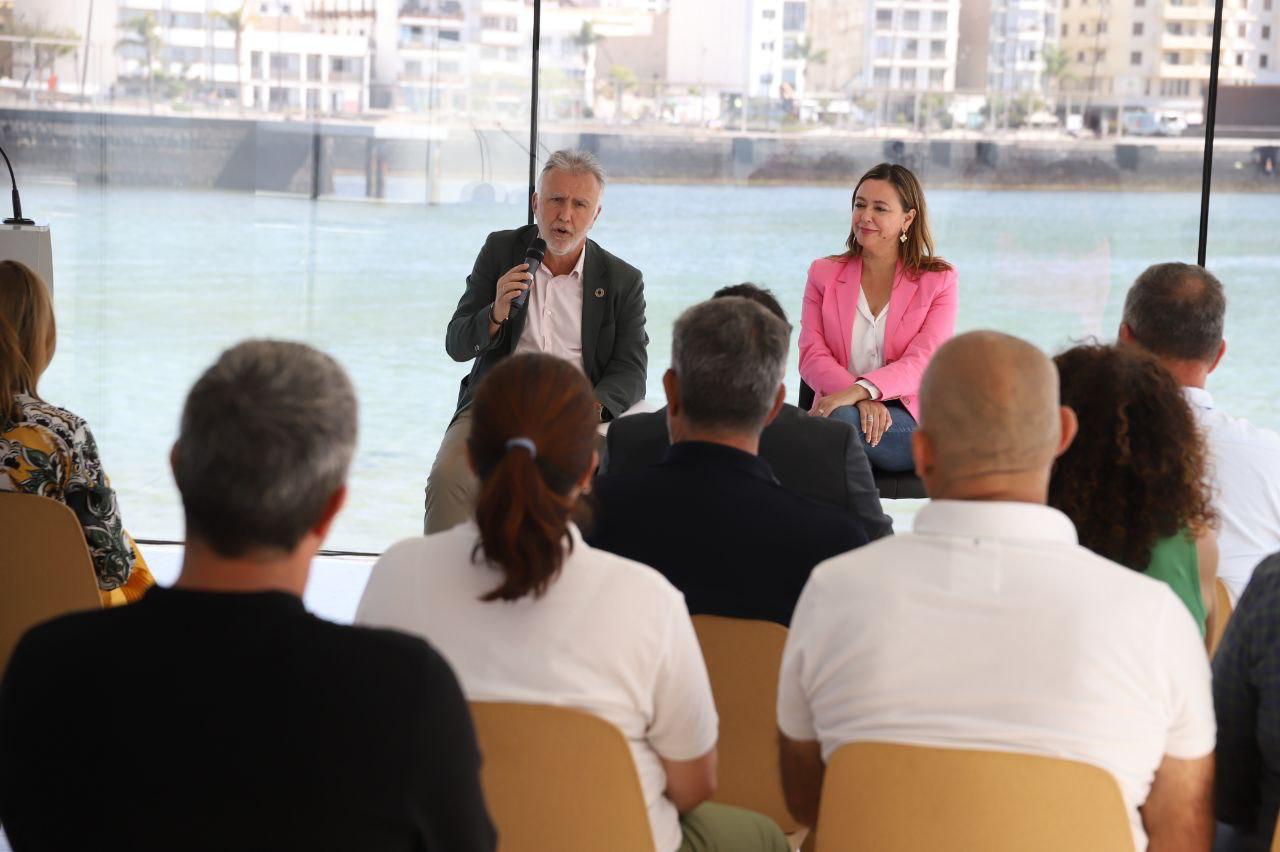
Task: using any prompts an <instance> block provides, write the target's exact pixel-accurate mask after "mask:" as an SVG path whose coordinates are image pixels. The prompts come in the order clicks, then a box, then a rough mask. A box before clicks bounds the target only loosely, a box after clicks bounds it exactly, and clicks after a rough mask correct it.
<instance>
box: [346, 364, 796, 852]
mask: <svg viewBox="0 0 1280 852" xmlns="http://www.w3.org/2000/svg"><path fill="white" fill-rule="evenodd" d="M595 403H596V401H595V397H594V395H593V393H592V390H591V385H590V384H589V383H588V382H587V379H586V377H585V376H584V375H583V373H582V371H581V369H579V368H577V367H575V366H574V365H572V364H570V363H569V362H568V361H565V360H563V359H560V358H556V357H554V356H551V355H543V354H523V355H514V356H511V357H509V358H506V359H504V360H503V361H502V362H501V363H500V364H498V365H497V366H496V367H494V368H493V370H492V371H490V372H489V373H488V374H487V375H486V376H485V378H484V380H483V381H482V382H481V384H480V387H479V388H478V389H477V392H476V397H475V403H474V405H473V412H474V413H473V419H472V426H471V437H470V439H469V440H468V451H469V455H470V460H471V465H472V467H473V468H474V469H475V472H476V474H477V476H478V477H479V478H480V482H481V491H480V499H479V502H478V503H477V505H476V513H475V518H474V520H473V521H472V522H469V523H465V524H462V525H460V526H458V527H455V528H453V529H451V530H448V531H446V532H442V533H436V534H435V535H431V536H427V537H426V538H414V539H410V540H408V541H403V542H400V543H399V544H397V545H395V546H393V547H392V548H391V549H389V550H388V551H387V552H386V553H384V554H383V555H382V557H381V558H380V559H379V560H378V562H377V564H376V565H374V568H373V573H372V575H371V576H370V578H369V585H368V587H367V588H366V589H365V593H364V597H363V598H362V599H361V601H360V607H359V610H358V611H357V613H356V621H357V622H359V623H363V624H369V625H374V626H378V627H392V628H396V629H399V630H403V631H406V632H409V633H414V634H417V635H419V636H422V637H423V638H425V639H427V640H428V641H430V642H431V643H432V644H434V645H435V646H436V647H437V648H439V650H440V651H441V653H442V654H443V655H444V657H445V658H446V659H447V660H448V661H449V663H450V664H451V665H452V666H453V668H454V671H455V672H456V673H457V675H458V680H459V681H461V683H462V687H463V691H464V692H465V693H466V695H467V698H468V699H469V700H472V701H526V702H536V703H543V704H554V705H562V706H569V707H574V708H577V709H580V710H584V711H587V712H589V713H593V714H595V715H597V716H599V717H601V718H603V719H605V720H607V721H609V722H611V723H613V724H614V725H616V726H617V727H618V728H619V729H621V731H622V733H623V735H624V736H626V738H627V740H628V742H629V743H630V746H631V752H632V755H633V756H634V758H635V765H636V769H637V771H638V773H639V776H640V785H641V788H642V790H643V791H644V796H645V801H646V803H647V805H648V809H649V821H650V825H651V826H652V829H653V838H654V843H655V848H656V849H657V850H658V852H677V850H681V852H685V850H689V852H692V850H715V849H723V850H730V849H732V850H742V852H757V850H761V851H762V852H763V850H778V852H781V850H784V849H786V848H787V845H786V839H785V837H784V836H783V835H782V832H781V831H780V830H779V829H778V827H777V826H776V825H774V824H773V823H772V822H770V821H769V820H768V819H766V818H764V817H762V816H759V815H757V814H753V813H750V812H748V811H744V810H741V809H738V808H730V807H727V806H724V805H718V804H713V803H710V802H707V801H706V800H707V799H708V798H710V796H711V794H712V793H713V792H714V790H715V762H716V751H715V746H716V737H717V718H716V711H715V706H714V704H713V702H712V698H711V686H710V683H709V682H708V680H707V671H706V666H705V665H704V663H703V661H702V654H701V652H700V651H699V648H698V642H697V637H696V636H695V634H694V632H693V626H692V623H691V622H690V620H689V613H688V610H687V609H686V608H685V604H684V598H683V597H682V596H681V595H680V593H679V592H678V591H677V590H676V589H675V588H674V587H673V586H672V585H671V584H670V583H668V582H667V581H666V579H664V578H663V577H662V575H660V574H659V573H658V572H656V571H654V570H652V569H650V568H648V567H646V566H644V565H641V564H639V563H637V562H632V561H630V560H627V559H623V558H621V557H618V556H614V555H612V554H609V553H605V552H603V551H600V550H595V549H594V548H591V547H589V546H588V545H587V544H586V543H585V542H584V541H583V539H582V534H581V533H580V532H579V530H578V527H577V525H576V524H575V523H574V521H573V517H574V516H575V514H580V513H579V512H578V509H579V506H580V503H581V502H582V495H583V494H584V492H585V491H586V489H587V486H588V484H589V483H590V481H591V476H592V474H593V473H594V471H595V466H596V460H597V459H596V452H595V446H596V426H597V425H598V418H597V416H596V405H595ZM655 534H661V533H660V531H657V530H655ZM607 847H608V838H601V848H607Z"/></svg>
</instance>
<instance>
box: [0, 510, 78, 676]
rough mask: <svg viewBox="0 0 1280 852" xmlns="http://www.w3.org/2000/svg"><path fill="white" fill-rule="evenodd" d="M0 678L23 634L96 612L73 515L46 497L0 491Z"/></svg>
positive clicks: (76, 523)
mask: <svg viewBox="0 0 1280 852" xmlns="http://www.w3.org/2000/svg"><path fill="white" fill-rule="evenodd" d="M0 542H3V544H0V674H3V673H4V670H5V668H6V667H7V666H8V664H9V656H10V655H11V654H12V653H13V649H14V647H15V646H16V645H17V644H18V640H19V639H21V638H22V634H24V633H26V632H27V630H28V629H29V628H31V627H33V626H35V625H37V624H39V623H41V622H43V621H48V620H49V619H51V618H53V617H55V616H58V615H62V614H63V613H68V612H76V611H78V610H86V609H97V608H98V607H99V606H101V602H100V598H99V597H98V581H97V578H96V577H95V576H94V573H93V559H92V558H91V557H90V556H89V546H88V544H86V543H85V540H84V530H83V529H81V527H80V522H79V521H78V520H76V516H75V513H74V512H72V511H71V510H70V509H68V508H67V507H66V505H64V504H62V503H60V502H58V501H57V500H50V499H49V498H47V497H37V496H34V495H31V494H14V493H13V492H0Z"/></svg>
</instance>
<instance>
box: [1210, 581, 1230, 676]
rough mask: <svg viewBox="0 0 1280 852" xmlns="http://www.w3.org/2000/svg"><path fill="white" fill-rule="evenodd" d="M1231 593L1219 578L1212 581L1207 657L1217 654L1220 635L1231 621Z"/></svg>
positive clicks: (1220, 641)
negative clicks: (1211, 608)
mask: <svg viewBox="0 0 1280 852" xmlns="http://www.w3.org/2000/svg"><path fill="white" fill-rule="evenodd" d="M1231 611H1232V607H1231V593H1230V592H1228V591H1227V584H1226V583H1224V582H1222V579H1221V578H1220V577H1216V578H1214V581H1213V617H1212V618H1210V619H1209V625H1208V626H1209V636H1208V639H1209V656H1210V657H1212V656H1213V655H1214V654H1216V653H1218V646H1219V645H1220V644H1222V634H1224V633H1226V632H1227V622H1228V621H1230V620H1231Z"/></svg>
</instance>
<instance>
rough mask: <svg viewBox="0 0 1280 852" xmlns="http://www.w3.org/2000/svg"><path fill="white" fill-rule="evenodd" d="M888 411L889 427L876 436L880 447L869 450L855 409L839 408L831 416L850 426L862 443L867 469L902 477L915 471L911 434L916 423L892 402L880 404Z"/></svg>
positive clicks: (869, 447)
mask: <svg viewBox="0 0 1280 852" xmlns="http://www.w3.org/2000/svg"><path fill="white" fill-rule="evenodd" d="M884 406H885V408H887V409H888V410H889V418H890V421H891V422H890V424H889V428H888V429H886V430H885V433H884V434H883V435H881V436H880V443H879V444H877V445H876V446H874V447H873V446H871V445H870V444H868V443H867V433H866V432H865V431H863V428H862V415H861V413H860V412H859V411H858V407H857V406H856V405H842V406H840V407H839V408H837V409H836V410H835V411H833V412H831V416H832V417H833V418H835V419H836V420H843V421H844V422H845V423H852V424H853V427H854V428H855V429H857V430H858V436H859V437H860V438H861V439H862V448H863V449H864V450H866V451H867V460H868V461H870V462H871V466H872V467H874V468H877V469H879V470H883V471H887V472H890V473H905V472H911V471H914V470H915V469H916V465H915V461H914V460H913V459H912V458H911V433H912V432H914V431H916V420H915V418H914V417H912V416H911V412H909V411H907V409H906V408H904V407H903V405H902V403H900V402H898V401H897V400H896V399H891V400H889V401H888V402H886V403H885V404H884Z"/></svg>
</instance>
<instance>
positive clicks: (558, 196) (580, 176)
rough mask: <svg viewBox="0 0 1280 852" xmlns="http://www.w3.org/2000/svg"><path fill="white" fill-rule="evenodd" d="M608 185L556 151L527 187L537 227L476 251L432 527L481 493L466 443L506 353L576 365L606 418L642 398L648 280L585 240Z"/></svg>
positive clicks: (454, 328)
mask: <svg viewBox="0 0 1280 852" xmlns="http://www.w3.org/2000/svg"><path fill="white" fill-rule="evenodd" d="M603 194H604V169H602V168H601V166H600V162H599V161H598V160H597V159H596V158H595V156H594V155H592V154H590V153H587V152H585V151H556V152H555V153H554V154H552V155H551V156H550V157H548V158H547V162H546V164H545V165H544V166H543V167H542V174H541V176H540V177H539V179H538V191H537V192H535V193H534V195H533V216H534V219H535V221H536V224H535V225H526V226H525V227H523V228H517V229H515V230H512V231H495V232H494V233H492V234H490V235H489V238H488V239H487V240H485V243H484V248H482V249H480V254H479V256H477V257H476V262H475V266H474V267H473V268H472V270H471V274H470V275H468V276H467V289H466V291H465V292H464V293H463V294H462V298H461V299H459V300H458V308H457V310H456V311H454V313H453V319H451V320H449V328H448V331H447V332H446V334H445V349H446V350H447V351H448V353H449V355H450V356H451V357H452V358H453V359H454V360H455V361H470V360H472V359H475V361H474V363H473V364H472V366H471V373H470V374H469V375H468V376H466V377H465V378H464V379H463V380H462V386H461V387H460V389H459V391H458V408H457V411H456V412H455V413H454V415H453V421H452V422H451V423H450V424H449V428H448V430H447V431H446V432H445V434H444V439H443V440H442V441H441V442H440V449H439V451H438V452H437V453H436V459H435V462H434V463H433V464H432V465H431V473H430V475H429V476H428V477H427V500H426V523H425V527H426V532H427V534H428V535H430V534H431V533H435V532H440V531H442V530H447V529H449V528H451V527H453V526H456V525H457V524H459V523H462V522H463V521H465V520H467V519H468V518H469V517H470V516H471V512H472V509H473V508H474V506H475V500H476V495H477V494H478V493H479V481H478V480H477V479H476V477H475V474H473V473H472V472H471V468H470V466H469V463H468V461H467V451H466V442H467V435H468V434H469V433H470V430H471V411H470V406H471V401H472V399H474V397H475V390H476V385H477V384H478V383H479V381H480V379H481V378H482V377H483V376H484V374H485V373H487V372H488V371H489V370H490V369H492V367H493V365H494V364H496V363H498V361H500V360H501V359H503V358H505V357H506V356H507V355H510V354H512V353H513V352H545V353H548V354H551V355H556V356H559V357H561V358H565V359H567V360H569V361H571V362H572V363H574V364H576V365H577V366H579V367H580V368H581V369H582V371H583V372H584V373H586V375H587V378H588V379H590V380H591V383H592V384H593V385H594V386H595V392H596V409H597V411H598V412H599V416H600V420H601V421H602V422H603V421H606V420H611V419H612V418H614V417H617V416H618V415H620V414H622V413H623V412H625V411H626V410H627V409H629V408H630V407H631V406H633V405H634V404H635V403H637V402H638V401H640V400H641V399H642V398H643V397H644V387H645V373H646V370H647V368H648V354H647V352H646V349H645V347H646V346H648V343H649V336H648V335H647V334H646V333H645V329H644V279H643V278H642V276H641V274H640V270H638V269H636V268H635V267H634V266H631V265H630V264H628V263H626V262H625V261H622V260H620V259H618V258H616V257H614V256H613V255H611V254H609V252H607V251H605V250H604V249H602V248H600V246H599V245H598V244H597V243H595V242H594V241H593V240H588V239H587V234H588V232H590V230H591V226H592V225H594V224H595V222H596V219H597V218H598V217H599V216H600V210H601V207H600V199H601V196H602V195H603ZM543 242H545V249H542V243H543ZM540 251H541V255H542V256H541V257H539V252H540Z"/></svg>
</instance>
